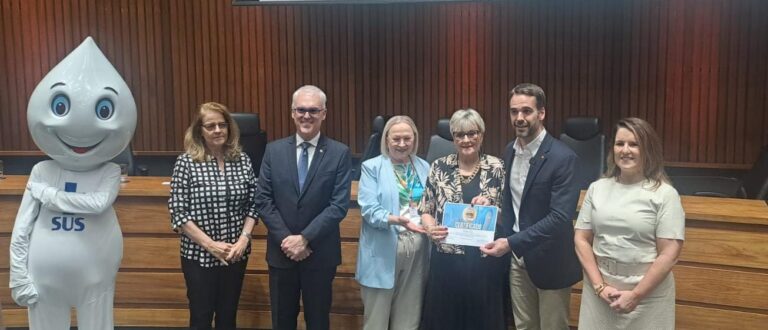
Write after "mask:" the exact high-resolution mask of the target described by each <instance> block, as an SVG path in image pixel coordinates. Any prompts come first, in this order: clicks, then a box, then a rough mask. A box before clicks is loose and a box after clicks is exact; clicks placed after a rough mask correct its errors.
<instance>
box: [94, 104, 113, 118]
mask: <svg viewBox="0 0 768 330" xmlns="http://www.w3.org/2000/svg"><path fill="white" fill-rule="evenodd" d="M113 114H115V105H114V104H113V103H112V100H110V99H101V100H99V103H96V117H99V119H103V120H107V119H109V118H112V115H113Z"/></svg>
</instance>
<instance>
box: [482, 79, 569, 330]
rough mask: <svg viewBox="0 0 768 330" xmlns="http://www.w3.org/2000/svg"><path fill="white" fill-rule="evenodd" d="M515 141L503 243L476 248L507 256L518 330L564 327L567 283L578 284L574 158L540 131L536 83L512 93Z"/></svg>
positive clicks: (508, 164)
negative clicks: (574, 228) (574, 224)
mask: <svg viewBox="0 0 768 330" xmlns="http://www.w3.org/2000/svg"><path fill="white" fill-rule="evenodd" d="M509 95H510V99H509V116H510V120H511V121H512V125H513V126H514V128H515V133H516V136H517V138H516V139H515V140H514V141H512V143H510V144H509V145H507V148H506V152H505V154H504V164H505V170H506V173H507V178H509V184H508V185H506V186H505V187H504V193H503V198H502V199H503V200H502V213H501V217H502V218H501V219H502V220H501V221H502V224H503V226H504V228H505V231H506V235H507V236H508V237H506V238H500V239H497V240H496V241H494V242H492V243H488V244H487V245H485V246H483V247H481V248H480V249H481V250H482V251H483V252H484V253H486V254H488V255H492V256H496V257H501V256H503V255H505V254H506V253H507V252H510V251H511V252H512V261H511V266H510V276H509V278H510V291H511V294H512V305H513V308H512V310H513V313H514V316H515V325H516V327H517V329H518V330H521V329H568V310H569V304H570V294H571V286H572V285H573V284H575V283H576V282H578V281H580V280H581V266H580V265H579V260H578V259H577V257H576V252H575V250H574V244H573V234H574V232H573V218H574V213H575V210H576V202H577V201H578V199H579V190H578V189H577V187H576V185H575V184H574V180H573V173H574V166H575V164H576V157H577V156H576V154H575V153H574V152H573V151H572V150H571V149H569V148H568V147H567V146H566V145H565V144H563V143H562V142H560V141H559V140H557V139H555V138H554V137H553V136H552V135H549V134H548V133H547V131H546V129H544V124H543V120H544V117H545V116H546V109H545V104H546V97H545V95H544V90H543V89H542V88H541V87H539V86H536V85H534V84H528V83H526V84H520V85H517V86H515V88H513V89H512V91H511V92H510V93H509Z"/></svg>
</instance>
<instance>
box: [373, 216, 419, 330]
mask: <svg viewBox="0 0 768 330" xmlns="http://www.w3.org/2000/svg"><path fill="white" fill-rule="evenodd" d="M428 244H429V243H428V242H427V238H426V237H425V236H424V235H422V234H417V233H413V232H410V231H405V232H402V233H400V234H399V235H398V238H397V259H396V260H395V270H394V271H395V285H394V287H393V288H391V289H380V288H371V287H367V286H363V285H361V286H360V296H361V297H362V299H363V306H365V313H364V322H363V330H390V329H391V330H417V329H418V328H419V322H420V321H421V305H422V301H423V300H424V286H425V285H426V281H427V275H428V273H429V272H428V270H429V258H428V255H427V253H428V252H429V245H428Z"/></svg>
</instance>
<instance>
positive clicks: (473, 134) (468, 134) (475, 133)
mask: <svg viewBox="0 0 768 330" xmlns="http://www.w3.org/2000/svg"><path fill="white" fill-rule="evenodd" d="M451 135H453V138H454V139H455V140H462V139H464V137H465V136H466V137H468V138H469V139H470V140H473V139H475V138H476V137H478V136H479V135H480V131H477V130H472V131H468V132H452V133H451Z"/></svg>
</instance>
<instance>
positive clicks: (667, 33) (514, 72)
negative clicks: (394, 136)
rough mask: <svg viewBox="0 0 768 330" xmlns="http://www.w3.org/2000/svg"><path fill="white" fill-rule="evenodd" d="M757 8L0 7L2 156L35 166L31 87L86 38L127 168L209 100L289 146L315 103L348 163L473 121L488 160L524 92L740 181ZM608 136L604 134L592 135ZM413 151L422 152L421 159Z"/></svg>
mask: <svg viewBox="0 0 768 330" xmlns="http://www.w3.org/2000/svg"><path fill="white" fill-rule="evenodd" d="M765 17H768V2H766V1H762V0H648V1H610V0H583V1H570V0H551V1H526V0H518V1H484V2H470V3H458V4H456V3H453V4H399V5H357V6H356V5H323V6H307V5H305V6H264V7H260V6H251V7H236V6H232V5H231V0H99V1H97V0H62V1H54V0H3V1H0V49H2V51H0V152H3V153H6V154H9V153H10V154H12V153H24V152H29V151H34V150H37V149H36V146H35V145H34V143H33V142H32V140H31V138H30V137H29V134H28V132H27V129H26V122H25V118H26V116H25V112H26V104H27V99H28V97H29V95H30V94H31V91H32V89H33V88H34V87H35V85H36V84H37V82H38V81H39V80H40V79H41V78H42V77H43V76H44V75H45V73H46V72H47V71H48V70H49V69H50V68H52V67H53V66H54V65H55V64H56V63H58V61H59V60H60V59H62V58H63V57H64V56H65V55H66V54H67V53H68V52H69V51H71V50H72V49H74V48H75V47H76V46H77V45H78V44H79V43H80V42H81V41H82V40H83V39H84V38H85V37H86V36H88V35H91V36H93V37H94V38H95V40H96V41H97V43H98V44H99V45H100V47H101V48H102V50H103V51H104V52H105V54H106V55H107V57H108V58H109V59H110V60H111V61H112V63H113V64H114V65H115V67H116V68H117V69H118V71H119V72H121V73H122V74H123V76H124V78H125V80H126V81H127V82H128V85H129V86H130V87H131V89H132V91H133V94H134V96H135V97H136V102H137V105H138V108H139V125H138V129H137V131H136V136H135V138H134V150H136V151H137V152H139V153H144V154H152V153H161V154H162V153H173V152H176V151H178V150H181V142H182V135H183V131H184V129H185V127H186V126H187V125H188V123H189V120H190V119H189V116H190V112H191V111H192V110H193V109H194V108H195V106H196V105H197V104H199V103H201V102H204V101H209V100H215V101H219V102H222V103H225V104H227V105H229V106H230V107H231V108H232V109H233V110H235V111H249V112H258V113H259V114H260V115H261V116H262V120H263V123H264V126H265V128H266V130H267V131H268V133H269V137H270V139H274V138H276V137H282V136H285V135H288V134H290V133H291V132H292V128H293V127H292V122H291V119H290V117H289V106H290V94H291V92H292V91H293V90H294V89H295V88H297V87H298V86H300V85H302V84H307V83H311V84H316V85H318V86H320V87H321V88H323V89H324V90H326V91H327V93H328V96H329V104H328V105H329V109H330V113H329V117H328V120H327V126H326V131H327V133H328V134H329V135H330V136H332V137H334V138H337V139H339V140H341V141H344V142H345V143H347V144H349V145H350V147H351V148H352V150H353V152H356V153H360V152H362V151H363V148H364V147H365V146H364V145H363V144H364V141H366V140H367V136H368V135H369V134H370V123H371V120H372V118H373V117H374V116H376V115H378V114H408V115H410V116H412V117H414V118H415V119H416V121H417V123H418V124H419V126H420V127H421V128H422V136H428V135H431V134H432V132H433V131H434V123H435V122H436V120H437V118H439V117H447V116H449V115H450V114H451V113H452V112H453V111H454V110H456V109H458V108H464V107H473V108H476V109H478V110H479V111H480V112H481V113H482V114H483V115H484V117H485V119H486V121H487V126H488V128H487V129H488V135H487V137H486V140H485V141H486V142H485V143H486V150H487V151H488V152H491V153H499V152H501V150H502V148H503V147H504V145H506V143H507V142H508V141H509V140H510V139H512V138H513V136H512V134H513V132H512V130H511V128H510V124H509V121H508V119H507V117H506V115H505V109H506V107H507V96H506V94H507V92H508V90H509V89H511V88H512V87H513V86H514V85H515V84H517V83H520V82H526V81H528V82H535V83H538V84H540V85H541V86H543V87H544V88H545V90H546V91H547V92H548V94H549V104H548V110H549V112H548V116H547V119H546V122H547V125H548V128H549V129H550V131H551V132H553V133H556V134H559V132H560V128H561V126H562V123H563V121H564V119H565V118H567V117H570V116H598V117H600V118H602V119H603V122H604V126H610V123H613V122H615V121H616V120H617V119H619V118H621V117H624V116H639V117H642V118H645V119H647V120H649V121H650V122H651V123H652V124H654V126H655V127H656V128H657V129H658V130H659V132H660V133H661V135H662V136H663V139H664V141H665V147H666V150H665V152H666V158H667V160H668V161H672V162H681V163H690V165H694V166H716V167H717V166H721V167H743V166H746V165H747V164H751V163H752V162H753V161H754V160H755V158H756V156H757V153H758V150H759V148H760V146H761V145H764V144H768V133H766V131H768V129H767V128H768V114H767V112H768V96H767V95H768V20H766V19H765ZM605 131H606V133H608V131H609V127H605ZM424 140H426V139H422V150H426V149H425V148H423V147H424V145H425V143H424Z"/></svg>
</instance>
